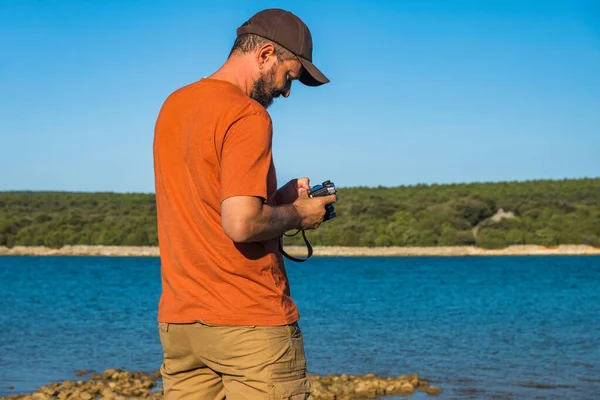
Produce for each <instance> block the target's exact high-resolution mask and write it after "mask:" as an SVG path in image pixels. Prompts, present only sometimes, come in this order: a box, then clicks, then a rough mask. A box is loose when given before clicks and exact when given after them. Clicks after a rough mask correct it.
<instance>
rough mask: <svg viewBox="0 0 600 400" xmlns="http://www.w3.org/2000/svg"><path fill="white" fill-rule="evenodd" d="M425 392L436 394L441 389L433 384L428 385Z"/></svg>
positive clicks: (440, 391)
mask: <svg viewBox="0 0 600 400" xmlns="http://www.w3.org/2000/svg"><path fill="white" fill-rule="evenodd" d="M425 392H427V394H431V395H436V394H440V393H442V389H440V388H437V387H435V386H429V387H428V388H427V390H425Z"/></svg>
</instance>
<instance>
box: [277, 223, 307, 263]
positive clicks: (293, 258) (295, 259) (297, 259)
mask: <svg viewBox="0 0 600 400" xmlns="http://www.w3.org/2000/svg"><path fill="white" fill-rule="evenodd" d="M298 232H300V230H298V231H297V232H296V233H294V234H293V235H286V234H285V233H284V234H283V235H284V236H296V235H297V234H298ZM302 237H303V238H304V243H305V244H306V248H307V249H308V255H307V256H306V258H296V257H293V256H290V255H289V254H288V253H286V252H285V251H284V250H283V236H281V237H280V238H279V251H280V252H281V254H283V255H284V256H285V257H286V258H287V259H289V260H292V261H296V262H304V261H306V260H308V259H309V258H310V257H312V254H313V248H312V245H311V244H310V242H309V241H308V239H307V238H306V234H305V233H304V230H302Z"/></svg>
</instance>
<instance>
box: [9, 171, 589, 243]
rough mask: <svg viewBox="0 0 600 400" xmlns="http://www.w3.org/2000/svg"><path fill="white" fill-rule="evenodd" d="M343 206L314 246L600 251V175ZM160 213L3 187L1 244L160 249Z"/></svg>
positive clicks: (397, 191) (149, 204) (382, 196)
mask: <svg viewBox="0 0 600 400" xmlns="http://www.w3.org/2000/svg"><path fill="white" fill-rule="evenodd" d="M336 211H337V214H338V217H337V218H335V219H333V220H331V221H327V222H325V223H323V224H322V225H321V228H319V229H318V230H317V231H308V232H307V236H308V237H309V239H310V240H311V243H313V244H314V245H330V246H453V245H476V246H479V247H483V248H501V247H504V246H507V245H511V244H540V245H545V246H556V245H558V244H589V245H593V246H597V247H600V178H594V179H573V180H538V181H527V182H499V183H472V184H455V185H416V186H402V187H391V188H386V187H379V188H365V187H355V188H340V189H339V202H338V203H337V204H336ZM155 213H156V207H155V204H154V195H153V194H117V193H73V192H0V246H8V247H12V246H15V245H26V246H27V245H29V246H31V245H37V246H48V247H61V246H62V245H65V244H92V245H129V246H141V245H144V246H147V245H151V246H154V245H157V244H158V241H157V236H156V215H155ZM301 240H302V238H301V235H297V236H295V237H293V238H286V243H287V244H301V243H302V242H301Z"/></svg>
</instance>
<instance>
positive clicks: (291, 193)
mask: <svg viewBox="0 0 600 400" xmlns="http://www.w3.org/2000/svg"><path fill="white" fill-rule="evenodd" d="M309 183H310V179H309V178H306V177H305V178H298V179H292V180H291V181H289V182H288V183H286V184H285V185H283V186H282V187H281V188H280V189H279V190H277V194H276V195H275V202H276V203H277V204H292V203H293V202H294V201H296V199H297V198H298V196H299V192H300V189H305V190H306V191H309V190H310V186H309Z"/></svg>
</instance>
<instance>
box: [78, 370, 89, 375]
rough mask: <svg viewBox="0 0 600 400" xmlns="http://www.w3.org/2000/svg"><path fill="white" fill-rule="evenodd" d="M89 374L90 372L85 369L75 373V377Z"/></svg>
mask: <svg viewBox="0 0 600 400" xmlns="http://www.w3.org/2000/svg"><path fill="white" fill-rule="evenodd" d="M89 373H90V371H88V370H87V369H82V370H80V371H77V372H75V376H83V375H87V374H89Z"/></svg>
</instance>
